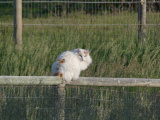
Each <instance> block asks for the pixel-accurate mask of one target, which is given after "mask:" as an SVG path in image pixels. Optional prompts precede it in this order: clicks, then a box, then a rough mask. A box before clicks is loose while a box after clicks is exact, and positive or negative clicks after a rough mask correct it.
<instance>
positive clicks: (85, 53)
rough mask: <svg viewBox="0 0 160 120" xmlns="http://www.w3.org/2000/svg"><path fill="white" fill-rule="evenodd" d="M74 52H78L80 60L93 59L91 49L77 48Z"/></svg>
mask: <svg viewBox="0 0 160 120" xmlns="http://www.w3.org/2000/svg"><path fill="white" fill-rule="evenodd" d="M74 52H76V53H77V55H78V58H79V60H80V61H87V60H88V59H91V57H90V55H89V53H90V52H89V50H85V49H81V48H78V49H75V50H74Z"/></svg>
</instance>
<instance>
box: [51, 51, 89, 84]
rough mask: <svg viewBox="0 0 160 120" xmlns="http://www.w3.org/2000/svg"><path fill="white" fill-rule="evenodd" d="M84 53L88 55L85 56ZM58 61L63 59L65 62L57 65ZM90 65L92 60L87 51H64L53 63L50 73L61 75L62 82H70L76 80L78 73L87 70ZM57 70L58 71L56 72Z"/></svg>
mask: <svg viewBox="0 0 160 120" xmlns="http://www.w3.org/2000/svg"><path fill="white" fill-rule="evenodd" d="M84 52H88V55H87V56H85V54H84ZM80 54H81V55H80ZM60 59H64V60H65V62H64V63H60V64H57V62H58V61H59V60H60ZM91 63H92V59H91V57H90V55H89V51H88V50H84V49H75V50H73V51H66V52H63V53H62V54H61V55H60V56H59V57H58V58H57V60H56V61H55V62H54V63H53V66H52V73H53V75H54V74H55V73H56V72H59V73H63V80H66V81H67V82H70V81H71V80H77V79H78V78H79V75H80V72H81V71H82V70H85V69H87V67H88V66H89V65H90V64H91ZM57 68H59V69H58V70H56V69H57Z"/></svg>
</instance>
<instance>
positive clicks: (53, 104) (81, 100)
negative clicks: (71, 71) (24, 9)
mask: <svg viewBox="0 0 160 120" xmlns="http://www.w3.org/2000/svg"><path fill="white" fill-rule="evenodd" d="M159 111H160V88H146V87H89V86H69V85H66V86H59V87H58V86H5V85H3V86H2V85H1V86H0V119H5V120H6V119H48V120H49V119H54V120H59V119H65V120H67V119H69V120H77V119H78V120H94V119H95V120H100V119H101V120H102V119H103V120H105V119H111V120H115V119H118V120H120V119H123V120H130V119H141V120H144V119H145V120H146V119H160V114H159Z"/></svg>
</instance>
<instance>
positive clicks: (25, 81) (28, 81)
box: [0, 76, 63, 85]
mask: <svg viewBox="0 0 160 120" xmlns="http://www.w3.org/2000/svg"><path fill="white" fill-rule="evenodd" d="M62 83H63V80H62V79H61V78H59V77H53V76H0V85H59V84H62Z"/></svg>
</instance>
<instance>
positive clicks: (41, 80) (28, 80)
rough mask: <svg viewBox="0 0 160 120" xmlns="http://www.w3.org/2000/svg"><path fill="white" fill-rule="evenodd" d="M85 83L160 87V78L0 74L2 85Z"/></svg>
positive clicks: (0, 83)
mask: <svg viewBox="0 0 160 120" xmlns="http://www.w3.org/2000/svg"><path fill="white" fill-rule="evenodd" d="M60 84H66V85H85V86H128V87H131V86H142V87H160V79H145V78H101V77H80V78H79V79H78V80H76V81H73V82H70V83H65V82H63V80H62V79H61V78H59V77H53V76H0V85H60Z"/></svg>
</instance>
